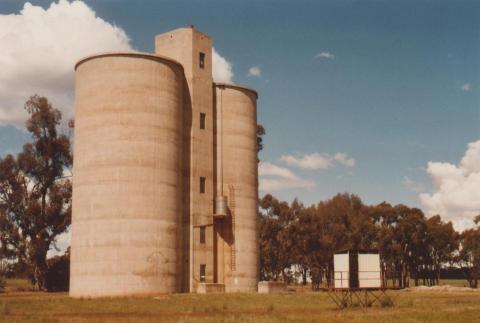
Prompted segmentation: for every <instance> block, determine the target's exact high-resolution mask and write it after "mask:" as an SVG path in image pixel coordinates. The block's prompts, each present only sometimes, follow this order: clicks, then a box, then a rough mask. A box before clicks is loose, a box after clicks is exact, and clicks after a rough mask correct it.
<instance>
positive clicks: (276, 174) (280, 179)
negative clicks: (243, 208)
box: [258, 162, 315, 192]
mask: <svg viewBox="0 0 480 323" xmlns="http://www.w3.org/2000/svg"><path fill="white" fill-rule="evenodd" d="M258 175H259V178H260V180H259V182H260V187H259V189H260V190H261V191H269V192H271V191H279V190H284V189H289V188H304V189H307V190H311V189H313V187H315V182H314V181H312V180H308V179H304V178H301V177H300V176H298V175H296V174H295V173H293V172H292V171H291V170H289V169H288V168H285V167H280V166H277V165H274V164H272V163H269V162H263V163H261V164H260V166H259V167H258Z"/></svg>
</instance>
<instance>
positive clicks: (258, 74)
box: [247, 66, 262, 77]
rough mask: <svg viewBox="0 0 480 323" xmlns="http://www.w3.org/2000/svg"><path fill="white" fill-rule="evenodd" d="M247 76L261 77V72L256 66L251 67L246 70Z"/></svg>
mask: <svg viewBox="0 0 480 323" xmlns="http://www.w3.org/2000/svg"><path fill="white" fill-rule="evenodd" d="M247 76H252V77H262V70H261V69H260V67H258V66H252V67H250V68H249V69H248V74H247Z"/></svg>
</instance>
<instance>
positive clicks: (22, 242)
mask: <svg viewBox="0 0 480 323" xmlns="http://www.w3.org/2000/svg"><path fill="white" fill-rule="evenodd" d="M25 109H26V110H27V112H28V114H29V115H30V117H29V119H28V120H27V122H26V128H27V130H28V132H29V133H30V134H31V137H32V140H31V142H28V143H26V144H25V145H24V146H23V151H22V152H20V153H19V154H18V155H17V156H16V157H14V156H12V155H10V154H9V155H7V156H5V157H4V158H1V159H0V243H1V249H2V252H3V253H4V254H6V255H8V256H9V257H11V258H15V259H16V260H17V261H18V262H23V263H26V264H27V265H28V266H29V267H30V269H31V271H32V276H33V283H34V286H35V287H36V288H37V289H39V290H44V289H45V274H46V271H47V261H46V256H47V252H48V250H49V249H50V248H51V247H52V246H54V245H55V238H56V237H57V236H58V235H59V234H61V233H63V232H65V231H66V230H67V229H68V226H69V224H70V221H71V197H72V186H71V181H70V179H69V178H68V177H66V176H65V175H64V174H65V172H68V170H69V169H70V168H71V166H72V153H71V144H70V140H69V138H68V137H67V136H65V135H63V134H60V133H59V127H60V122H61V118H62V117H61V113H60V111H58V110H57V109H54V108H53V107H52V105H51V104H50V102H49V101H48V99H47V98H45V97H40V96H37V95H35V96H32V97H30V99H29V100H28V101H27V102H26V104H25Z"/></svg>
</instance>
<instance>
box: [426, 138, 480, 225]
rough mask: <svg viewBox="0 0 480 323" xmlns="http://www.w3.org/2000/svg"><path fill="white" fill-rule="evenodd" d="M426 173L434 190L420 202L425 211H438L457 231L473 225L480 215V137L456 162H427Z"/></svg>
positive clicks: (429, 212) (433, 212)
mask: <svg viewBox="0 0 480 323" xmlns="http://www.w3.org/2000/svg"><path fill="white" fill-rule="evenodd" d="M427 173H428V174H429V175H430V177H431V179H432V182H433V185H434V190H433V192H432V193H431V194H428V193H423V194H420V201H421V203H422V204H423V206H424V207H425V208H426V209H427V212H428V214H440V215H441V216H442V217H443V218H444V219H446V220H448V221H452V222H453V224H454V225H455V227H456V229H458V230H463V229H465V228H468V227H471V226H473V225H474V224H473V218H474V217H475V216H476V215H478V214H480V140H478V141H476V142H472V143H470V144H469V145H468V148H467V151H466V152H465V155H464V156H463V158H462V160H461V161H460V164H459V165H453V164H450V163H441V162H429V163H428V166H427Z"/></svg>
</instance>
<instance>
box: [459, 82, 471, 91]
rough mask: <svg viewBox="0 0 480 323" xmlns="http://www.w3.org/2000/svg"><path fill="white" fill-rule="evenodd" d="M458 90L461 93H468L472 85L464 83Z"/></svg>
mask: <svg viewBox="0 0 480 323" xmlns="http://www.w3.org/2000/svg"><path fill="white" fill-rule="evenodd" d="M460 89H461V90H462V91H463V92H468V91H470V90H471V89H472V85H471V84H470V83H465V84H463V85H462V86H461V87H460Z"/></svg>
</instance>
